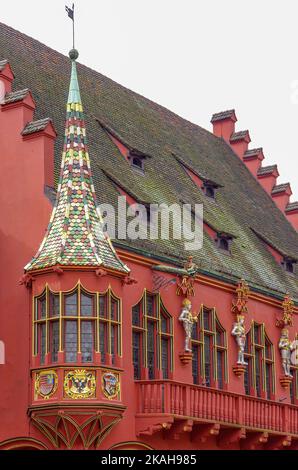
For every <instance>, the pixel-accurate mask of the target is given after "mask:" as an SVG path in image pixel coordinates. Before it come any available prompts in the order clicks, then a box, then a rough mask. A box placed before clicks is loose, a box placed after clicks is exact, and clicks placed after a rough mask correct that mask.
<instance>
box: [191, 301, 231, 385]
mask: <svg viewBox="0 0 298 470" xmlns="http://www.w3.org/2000/svg"><path fill="white" fill-rule="evenodd" d="M227 350H228V348H227V335H226V331H225V329H224V327H223V326H222V324H221V323H220V321H219V318H218V316H217V312H216V309H215V308H209V307H207V306H205V305H203V304H202V305H201V308H200V312H199V316H198V322H197V323H196V324H195V325H194V327H193V331H192V351H193V359H192V375H193V382H194V383H195V384H201V385H206V386H207V387H217V388H221V389H223V388H225V386H226V384H227V382H228V367H227Z"/></svg>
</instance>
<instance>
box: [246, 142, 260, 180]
mask: <svg viewBox="0 0 298 470" xmlns="http://www.w3.org/2000/svg"><path fill="white" fill-rule="evenodd" d="M264 158H265V157H264V154H263V149H262V148H258V149H252V150H246V152H245V153H244V156H243V161H244V163H245V165H246V167H247V168H248V169H249V171H250V172H251V173H252V174H253V175H254V176H255V177H256V178H257V174H258V171H259V169H260V168H261V165H262V160H264Z"/></svg>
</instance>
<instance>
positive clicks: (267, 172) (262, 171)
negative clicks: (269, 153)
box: [258, 165, 278, 176]
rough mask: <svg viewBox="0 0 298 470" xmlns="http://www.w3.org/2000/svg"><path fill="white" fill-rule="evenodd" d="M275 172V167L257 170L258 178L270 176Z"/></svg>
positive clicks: (264, 167) (269, 166)
mask: <svg viewBox="0 0 298 470" xmlns="http://www.w3.org/2000/svg"><path fill="white" fill-rule="evenodd" d="M276 171H278V170H277V165H268V166H263V167H261V168H259V169H258V176H262V175H270V174H272V173H274V172H276Z"/></svg>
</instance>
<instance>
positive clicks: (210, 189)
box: [202, 182, 216, 199]
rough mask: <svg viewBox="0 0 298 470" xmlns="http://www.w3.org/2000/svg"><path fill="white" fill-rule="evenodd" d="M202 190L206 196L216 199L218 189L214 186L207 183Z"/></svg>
mask: <svg viewBox="0 0 298 470" xmlns="http://www.w3.org/2000/svg"><path fill="white" fill-rule="evenodd" d="M202 189H203V192H204V194H205V196H207V197H209V198H210V199H215V195H216V187H215V185H214V184H212V183H208V182H205V183H204V184H203V187H202Z"/></svg>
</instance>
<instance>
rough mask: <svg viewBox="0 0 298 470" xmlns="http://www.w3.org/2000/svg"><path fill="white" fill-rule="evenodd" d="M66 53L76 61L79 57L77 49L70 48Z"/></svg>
mask: <svg viewBox="0 0 298 470" xmlns="http://www.w3.org/2000/svg"><path fill="white" fill-rule="evenodd" d="M68 55H69V58H70V59H71V60H72V61H76V60H77V58H78V57H79V51H77V49H71V50H70V51H69V54H68Z"/></svg>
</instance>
